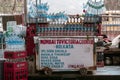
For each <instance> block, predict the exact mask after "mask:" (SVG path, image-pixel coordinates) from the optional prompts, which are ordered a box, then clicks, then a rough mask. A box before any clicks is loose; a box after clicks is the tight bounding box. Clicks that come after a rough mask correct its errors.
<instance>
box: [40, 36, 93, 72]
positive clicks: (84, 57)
mask: <svg viewBox="0 0 120 80" xmlns="http://www.w3.org/2000/svg"><path fill="white" fill-rule="evenodd" d="M38 60H39V61H38V62H39V63H38V64H39V69H42V68H44V67H49V68H51V69H53V70H74V69H80V68H82V67H90V66H94V61H93V39H91V40H87V39H83V38H40V39H39V58H38Z"/></svg>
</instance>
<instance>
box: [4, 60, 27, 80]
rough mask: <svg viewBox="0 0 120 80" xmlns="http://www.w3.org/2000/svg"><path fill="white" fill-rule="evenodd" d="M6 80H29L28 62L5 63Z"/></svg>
mask: <svg viewBox="0 0 120 80" xmlns="http://www.w3.org/2000/svg"><path fill="white" fill-rule="evenodd" d="M4 80H28V64H27V62H17V63H12V62H4Z"/></svg>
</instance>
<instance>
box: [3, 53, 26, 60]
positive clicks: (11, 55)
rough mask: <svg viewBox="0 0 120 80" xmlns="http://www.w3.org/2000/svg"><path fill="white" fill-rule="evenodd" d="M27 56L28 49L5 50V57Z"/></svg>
mask: <svg viewBox="0 0 120 80" xmlns="http://www.w3.org/2000/svg"><path fill="white" fill-rule="evenodd" d="M26 56H27V52H26V51H17V52H14V51H5V52H4V58H8V59H17V58H25V57H26Z"/></svg>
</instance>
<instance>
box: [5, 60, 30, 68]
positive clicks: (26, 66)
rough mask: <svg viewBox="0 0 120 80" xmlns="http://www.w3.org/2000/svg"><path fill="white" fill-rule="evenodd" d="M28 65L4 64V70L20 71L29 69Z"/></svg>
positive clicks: (18, 63)
mask: <svg viewBox="0 0 120 80" xmlns="http://www.w3.org/2000/svg"><path fill="white" fill-rule="evenodd" d="M27 68H28V64H27V62H15V63H13V62H4V69H5V70H19V69H27Z"/></svg>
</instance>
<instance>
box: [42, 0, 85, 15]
mask: <svg viewBox="0 0 120 80" xmlns="http://www.w3.org/2000/svg"><path fill="white" fill-rule="evenodd" d="M41 2H42V3H44V2H47V3H48V5H49V11H48V12H50V13H53V12H55V13H57V12H60V11H61V12H63V11H65V13H67V14H82V13H83V3H86V2H87V0H41Z"/></svg>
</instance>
